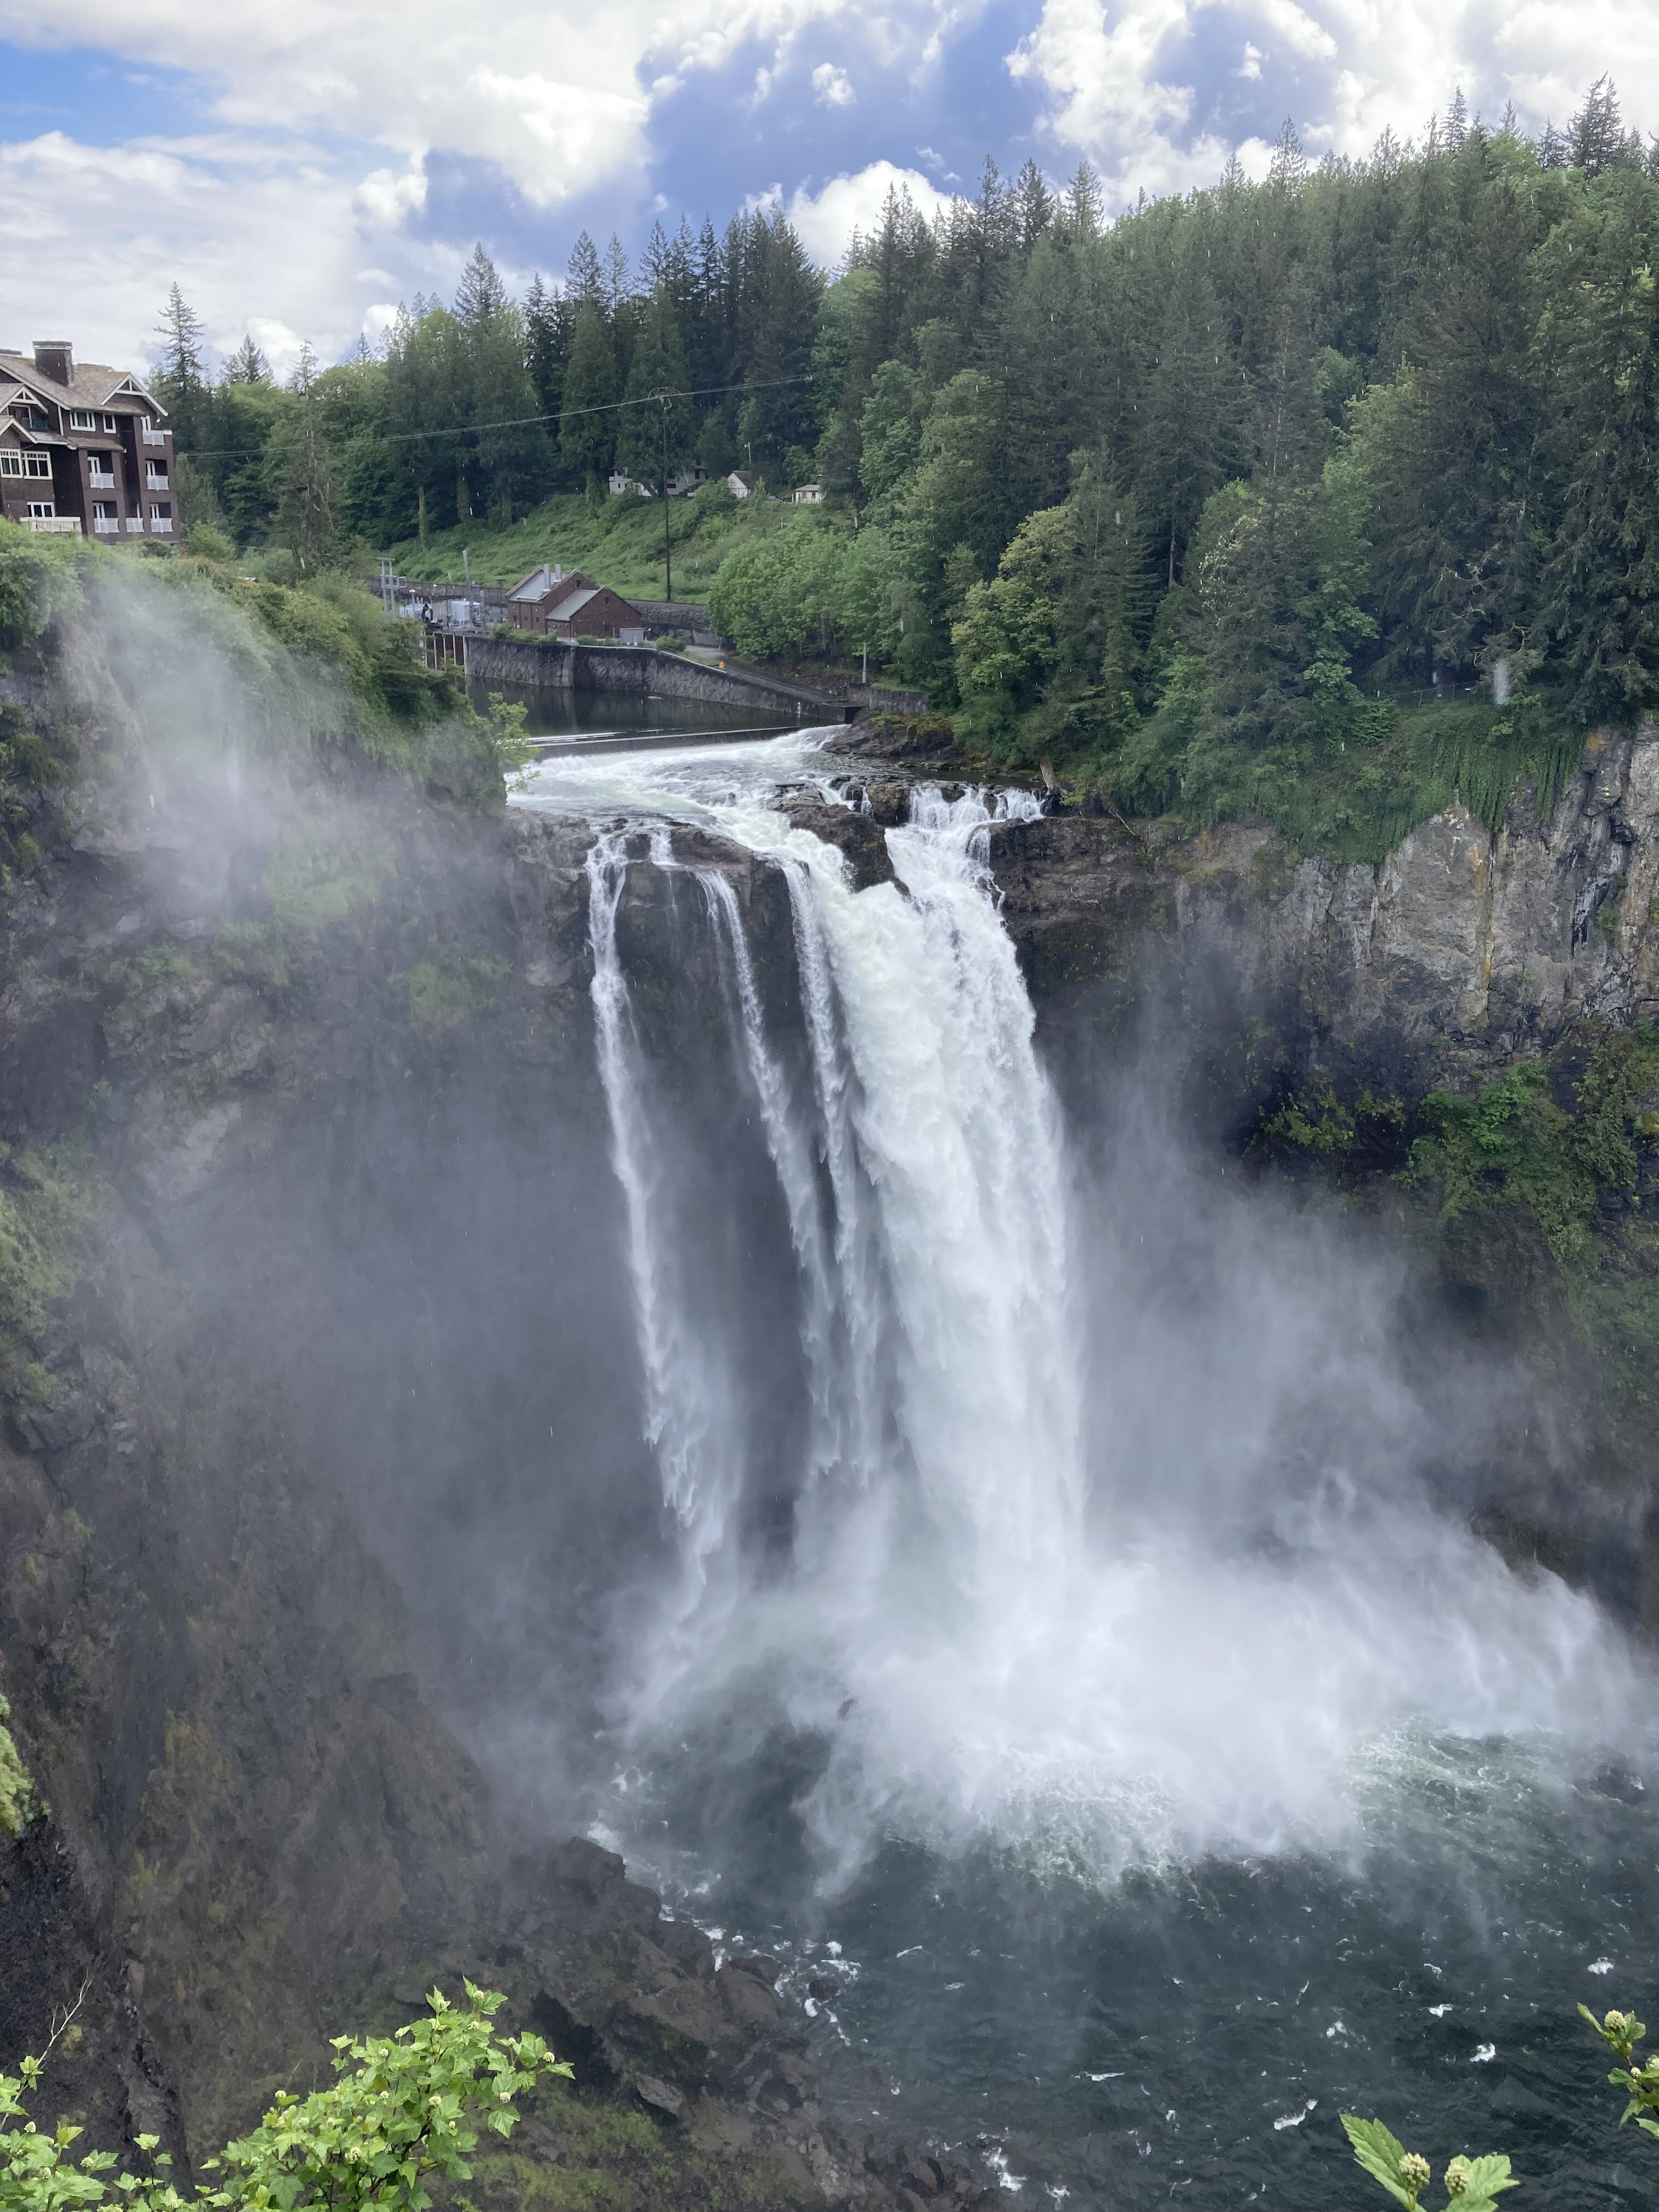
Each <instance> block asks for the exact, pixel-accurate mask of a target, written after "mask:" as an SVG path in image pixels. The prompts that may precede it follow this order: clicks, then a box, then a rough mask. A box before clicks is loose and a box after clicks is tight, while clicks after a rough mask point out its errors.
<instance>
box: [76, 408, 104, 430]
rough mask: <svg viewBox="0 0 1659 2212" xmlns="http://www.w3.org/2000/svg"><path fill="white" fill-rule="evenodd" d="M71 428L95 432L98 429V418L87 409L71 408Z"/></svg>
mask: <svg viewBox="0 0 1659 2212" xmlns="http://www.w3.org/2000/svg"><path fill="white" fill-rule="evenodd" d="M69 426H70V429H71V430H95V429H96V428H98V417H97V416H95V415H94V414H92V413H91V412H90V411H89V410H88V409H87V408H84V407H71V408H70V418H69Z"/></svg>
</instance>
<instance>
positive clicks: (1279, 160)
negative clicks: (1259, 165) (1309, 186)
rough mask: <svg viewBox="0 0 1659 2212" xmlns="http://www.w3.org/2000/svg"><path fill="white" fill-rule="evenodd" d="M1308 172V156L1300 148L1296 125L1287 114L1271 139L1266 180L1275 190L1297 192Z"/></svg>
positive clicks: (1300, 143) (1300, 142)
mask: <svg viewBox="0 0 1659 2212" xmlns="http://www.w3.org/2000/svg"><path fill="white" fill-rule="evenodd" d="M1307 173H1308V157H1307V155H1305V154H1304V152H1303V150H1302V141H1301V140H1300V138H1298V137H1297V135H1296V125H1295V124H1294V123H1293V122H1292V121H1291V118H1290V117H1289V116H1288V115H1287V116H1286V117H1285V120H1284V122H1283V123H1282V124H1281V125H1279V136H1278V137H1277V138H1275V139H1274V141H1273V161H1272V162H1271V163H1270V164H1269V166H1268V169H1267V182H1268V184H1269V185H1271V186H1272V187H1273V190H1274V191H1280V192H1297V191H1301V189H1302V185H1303V182H1304V179H1305V178H1306V176H1307Z"/></svg>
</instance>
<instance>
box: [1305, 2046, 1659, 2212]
mask: <svg viewBox="0 0 1659 2212" xmlns="http://www.w3.org/2000/svg"><path fill="white" fill-rule="evenodd" d="M1578 2015H1579V2017H1580V2019H1581V2020H1583V2021H1588V2022H1589V2026H1590V2027H1592V2028H1593V2029H1594V2030H1595V2033H1596V2034H1597V2035H1599V2036H1600V2037H1601V2040H1602V2042H1603V2043H1605V2044H1606V2045H1607V2048H1608V2050H1609V2051H1612V2052H1613V2056H1614V2057H1616V2058H1617V2059H1618V2061H1619V2063H1618V2065H1617V2066H1616V2067H1614V2069H1613V2072H1612V2073H1611V2074H1609V2075H1608V2076H1607V2079H1608V2081H1611V2082H1612V2084H1613V2087H1614V2088H1615V2089H1622V2090H1624V2091H1625V2093H1626V2097H1627V2098H1628V2100H1629V2101H1628V2102H1627V2103H1626V2106H1625V2109H1624V2111H1623V2112H1621V2113H1620V2116H1619V2124H1620V2127H1621V2128H1622V2127H1623V2126H1624V2124H1625V2123H1626V2121H1627V2120H1632V2119H1633V2120H1634V2121H1635V2122H1636V2124H1637V2126H1638V2128H1640V2129H1642V2130H1643V2131H1644V2133H1645V2134H1647V2135H1650V2136H1659V2119H1656V2118H1653V2115H1654V2114H1655V2113H1656V2112H1659V2056H1656V2057H1651V2058H1649V2059H1647V2060H1645V2061H1644V2060H1643V2059H1640V2058H1638V2057H1637V2055H1636V2046H1637V2045H1638V2044H1639V2043H1640V2042H1641V2041H1642V2039H1643V2038H1644V2036H1645V2035H1646V2033H1647V2030H1646V2028H1645V2027H1644V2026H1643V2025H1642V2022H1641V2021H1639V2020H1638V2018H1637V2017H1636V2015H1635V2014H1634V2013H1633V2012H1617V2011H1614V2012H1609V2013H1607V2014H1606V2015H1604V2016H1603V2017H1602V2018H1601V2019H1600V2020H1597V2018H1596V2017H1595V2014H1594V2013H1593V2012H1592V2011H1591V2010H1590V2008H1589V2006H1588V2005H1583V2004H1581V2005H1580V2006H1579V2008H1578ZM1342 2126H1343V2129H1344V2130H1345V2132H1346V2136H1347V2138H1348V2141H1349V2142H1351V2143H1352V2146H1353V2154H1354V2157H1355V2158H1356V2159H1357V2160H1358V2162H1359V2164H1360V2165H1361V2166H1364V2169H1365V2171H1366V2172H1367V2173H1369V2174H1370V2177H1371V2179H1373V2180H1374V2181H1376V2182H1378V2183H1380V2184H1381V2185H1382V2186H1383V2188H1384V2189H1385V2190H1386V2191H1388V2193H1389V2196H1390V2197H1393V2199H1394V2201H1395V2203H1396V2204H1400V2205H1403V2206H1404V2208H1405V2212H1418V2208H1419V2200H1420V2199H1421V2197H1422V2194H1423V2191H1425V2189H1426V2188H1427V2187H1428V2186H1429V2184H1430V2182H1431V2179H1433V2170H1432V2168H1431V2166H1430V2164H1429V2161H1428V2160H1427V2159H1425V2157H1424V2156H1423V2155H1422V2154H1421V2152H1419V2151H1414V2150H1407V2148H1406V2146H1405V2145H1404V2143H1402V2142H1401V2140H1400V2138H1399V2136H1396V2135H1394V2134H1392V2133H1391V2132H1390V2131H1389V2129H1388V2128H1386V2127H1385V2126H1384V2125H1383V2123H1382V2121H1381V2120H1362V2119H1358V2118H1355V2116H1354V2115H1353V2114H1352V2112H1344V2113H1343V2115H1342ZM1444 2178H1445V2186H1446V2203H1447V2205H1448V2206H1451V2205H1455V2206H1456V2207H1457V2212H1488V2208H1489V2207H1490V2206H1492V2204H1493V2203H1495V2202H1496V2201H1497V2199H1498V2197H1500V2196H1501V2195H1502V2194H1503V2192H1504V2190H1506V2189H1515V2188H1518V2187H1519V2185H1520V2184H1519V2181H1518V2179H1517V2178H1516V2176H1515V2175H1514V2174H1512V2173H1511V2172H1510V2162H1509V2160H1508V2159H1507V2158H1506V2157H1505V2156H1504V2155H1503V2154H1501V2153H1492V2154H1488V2155H1486V2157H1484V2158H1455V2159H1453V2160H1451V2162H1450V2163H1449V2166H1447V2168H1446V2172H1445V2177H1444Z"/></svg>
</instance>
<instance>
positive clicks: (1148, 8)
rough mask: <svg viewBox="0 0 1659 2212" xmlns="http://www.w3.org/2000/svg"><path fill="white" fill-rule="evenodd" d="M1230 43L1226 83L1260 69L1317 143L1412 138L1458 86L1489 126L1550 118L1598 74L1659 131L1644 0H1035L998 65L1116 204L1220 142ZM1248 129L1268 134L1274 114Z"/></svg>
mask: <svg viewBox="0 0 1659 2212" xmlns="http://www.w3.org/2000/svg"><path fill="white" fill-rule="evenodd" d="M1241 44H1242V45H1243V52H1244V61H1243V67H1242V68H1239V69H1236V70H1232V71H1231V72H1230V74H1231V76H1232V77H1233V78H1234V79H1235V81H1237V80H1241V79H1242V80H1244V81H1247V82H1255V81H1264V78H1265V72H1266V70H1271V69H1273V64H1275V63H1277V64H1279V69H1278V70H1277V71H1275V75H1276V76H1278V77H1279V80H1280V81H1283V79H1284V77H1285V75H1286V74H1287V73H1288V74H1289V75H1290V76H1291V82H1292V83H1293V85H1294V93H1293V95H1292V98H1291V101H1290V103H1289V104H1290V105H1291V106H1293V107H1294V109H1295V111H1296V112H1295V119H1296V122H1297V125H1298V128H1299V129H1300V130H1301V131H1302V134H1303V137H1304V139H1305V140H1306V142H1307V143H1308V144H1309V146H1310V148H1312V149H1316V150H1317V151H1324V150H1326V149H1329V150H1331V151H1334V152H1336V153H1340V154H1347V155H1364V154H1365V153H1367V152H1369V150H1370V148H1371V146H1372V145H1373V144H1374V143H1375V142H1376V138H1377V137H1378V135H1379V134H1380V133H1381V132H1382V131H1383V130H1384V129H1385V128H1392V129H1393V131H1395V134H1396V135H1397V136H1405V135H1407V134H1409V133H1410V132H1412V131H1416V130H1419V129H1420V128H1421V126H1422V125H1423V124H1424V123H1425V122H1426V120H1427V118H1429V117H1430V116H1431V114H1435V113H1438V112H1443V111H1444V108H1445V106H1446V102H1447V100H1448V99H1449V96H1450V94H1451V92H1452V89H1453V87H1454V86H1455V85H1456V84H1459V83H1461V84H1462V86H1463V88H1464V90H1465V93H1466V94H1467V95H1468V99H1469V100H1470V103H1471V105H1472V106H1474V107H1475V108H1477V109H1480V110H1482V111H1484V112H1485V113H1486V115H1487V116H1488V117H1490V118H1496V116H1497V115H1498V114H1499V113H1500V112H1502V110H1503V107H1504V103H1505V102H1506V101H1507V100H1513V101H1514V103H1515V105H1516V109H1517V110H1518V111H1519V112H1520V113H1521V115H1522V118H1523V120H1525V121H1527V122H1529V123H1531V124H1532V125H1534V126H1536V125H1540V124H1541V123H1542V122H1543V120H1544V118H1545V117H1546V116H1547V115H1553V116H1554V118H1556V120H1557V121H1558V122H1559V121H1562V120H1564V119H1565V117H1566V116H1567V115H1568V114H1569V113H1570V112H1571V110H1572V109H1573V108H1575V107H1576V106H1577V105H1578V103H1579V101H1580V100H1582V99H1583V94H1584V89H1585V86H1586V84H1587V82H1588V81H1589V79H1590V78H1591V77H1594V76H1596V75H1597V74H1598V73H1599V72H1600V71H1601V70H1602V69H1603V68H1607V69H1610V70H1612V71H1613V76H1614V77H1615V79H1616V80H1617V82H1618V84H1619V89H1620V98H1621V101H1622V104H1623V107H1624V112H1625V115H1626V121H1627V122H1632V123H1634V124H1636V125H1638V126H1639V127H1641V128H1642V129H1644V130H1645V131H1652V130H1655V129H1659V9H1656V8H1655V7H1654V6H1653V4H1652V0H1587V4H1585V5H1583V6H1578V5H1568V4H1567V0H1521V4H1519V5H1518V6H1517V5H1515V4H1512V0H1389V4H1388V5H1387V6H1386V7H1383V6H1381V5H1379V4H1377V0H1305V4H1298V0H1121V4H1120V5H1117V6H1115V7H1113V8H1111V9H1108V8H1107V7H1106V6H1105V5H1103V0H1041V12H1040V14H1039V16H1038V20H1037V22H1036V26H1035V27H1034V28H1033V29H1032V30H1031V31H1030V33H1028V34H1027V35H1026V36H1025V37H1024V38H1023V39H1022V40H1020V41H1019V43H1018V46H1016V47H1015V48H1014V50H1013V52H1012V53H1011V54H1010V55H1009V56H1008V58H1007V65H1008V69H1009V72H1010V74H1011V76H1012V77H1013V78H1014V79H1015V81H1016V82H1020V83H1024V84H1028V85H1030V86H1031V87H1032V88H1034V89H1036V91H1037V92H1038V93H1039V94H1040V95H1041V97H1042V100H1043V103H1044V105H1043V113H1042V131H1043V132H1044V134H1045V135H1046V136H1047V137H1048V139H1049V141H1050V143H1053V144H1054V145H1056V146H1058V147H1064V148H1066V149H1068V150H1069V149H1076V150H1079V151H1082V152H1085V153H1087V154H1088V155H1090V156H1091V158H1092V159H1094V160H1095V161H1097V162H1099V163H1100V165H1101V166H1102V167H1103V169H1104V170H1105V172H1106V173H1107V175H1108V177H1109V179H1110V180H1111V181H1112V183H1113V185H1115V188H1116V189H1117V191H1119V192H1120V193H1121V195H1122V196H1123V197H1126V198H1127V197H1133V193H1134V191H1136V190H1137V189H1139V188H1141V187H1145V189H1146V191H1149V192H1151V191H1169V190H1171V189H1180V188H1182V187H1185V186H1188V185H1193V184H1199V183H1206V182H1208V181H1209V180H1210V179H1212V177H1213V176H1214V175H1215V173H1216V171H1217V170H1218V167H1220V164H1221V162H1222V161H1224V160H1225V156H1226V153H1227V150H1228V149H1227V147H1226V144H1225V140H1224V139H1223V137H1221V136H1220V134H1219V132H1218V131H1213V130H1206V129H1205V128H1204V127H1203V126H1202V121H1201V118H1202V117H1203V115H1204V113H1205V112H1206V106H1207V101H1208V97H1209V94H1211V93H1212V91H1213V90H1214V89H1215V88H1217V86H1218V83H1219V82H1220V80H1221V77H1222V74H1223V72H1222V70H1221V68H1220V67H1218V60H1219V57H1220V56H1222V55H1224V54H1228V53H1236V52H1238V50H1239V46H1240V45H1241ZM1206 76H1207V78H1208V80H1209V82H1201V81H1200V80H1201V79H1203V78H1205V77H1206ZM1255 120H1256V124H1257V127H1258V130H1262V129H1266V130H1268V131H1270V130H1271V128H1272V126H1273V124H1275V123H1276V122H1277V120H1278V118H1268V117H1265V116H1261V117H1258V118H1255ZM1247 147H1248V148H1249V151H1246V150H1245V149H1241V156H1242V158H1243V160H1244V161H1245V166H1246V167H1247V169H1248V168H1249V167H1250V166H1251V155H1252V154H1253V153H1254V150H1255V149H1254V146H1253V145H1252V144H1251V143H1250V142H1248V141H1247Z"/></svg>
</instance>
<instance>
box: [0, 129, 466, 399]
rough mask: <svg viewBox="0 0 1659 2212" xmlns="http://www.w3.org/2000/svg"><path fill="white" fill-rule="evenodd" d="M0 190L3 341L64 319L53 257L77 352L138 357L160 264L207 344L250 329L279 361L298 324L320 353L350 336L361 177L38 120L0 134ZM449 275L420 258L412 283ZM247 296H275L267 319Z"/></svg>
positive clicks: (332, 351) (225, 149)
mask: <svg viewBox="0 0 1659 2212" xmlns="http://www.w3.org/2000/svg"><path fill="white" fill-rule="evenodd" d="M0 195H3V197H4V201H5V204H6V209H7V216H8V224H9V231H10V240H9V246H8V251H7V266H6V307H7V310H8V318H9V320H10V321H11V325H12V327H11V330H10V331H9V333H8V334H7V342H8V343H11V344H27V342H28V340H29V339H30V338H31V337H33V335H34V333H35V332H36V331H40V330H46V329H48V328H55V327H56V326H57V325H58V324H59V323H61V322H64V320H65V319H66V318H65V310H64V270H72V271H73V272H74V285H73V293H72V295H71V296H72V298H73V300H74V302H75V306H74V309H73V312H72V313H70V315H69V316H68V318H67V319H68V321H69V323H70V325H72V327H71V328H70V336H71V337H73V338H74V340H75V343H76V348H77V349H78V350H79V352H80V353H81V354H82V356H83V358H85V359H86V360H88V361H100V360H101V361H109V362H115V363H117V364H118V365H119V366H122V367H129V368H143V367H144V366H145V365H146V362H147V360H148V357H149V350H150V348H151V345H152V343H154V341H153V336H152V334H153V332H154V330H155V322H156V319H157V316H158V313H159V312H160V309H161V302H162V300H163V298H164V297H165V295H166V291H167V285H168V284H169V283H171V282H173V279H174V278H175V277H176V278H177V280H178V282H179V285H180V287H181V288H182V289H183V291H184V294H185V298H186V299H187V300H189V301H191V304H192V305H193V306H194V307H196V309H197V313H199V314H200V315H201V316H202V318H203V320H204V323H205V325H206V326H207V336H208V340H209V343H210V346H211V347H212V349H213V350H214V352H215V353H216V354H218V355H221V356H222V355H225V354H228V353H231V352H233V351H234V349H235V348H236V347H237V346H238V345H240V343H241V341H242V338H243V336H244V334H245V333H246V331H248V330H249V329H250V328H251V329H252V333H253V337H254V339H255V341H256V342H257V343H258V345H259V346H260V347H261V348H262V349H264V352H265V353H266V354H267V355H268V356H270V359H271V362H272V365H273V367H275V368H276V369H277V370H278V371H279V373H280V372H282V371H284V370H286V369H288V368H291V367H292V365H293V363H294V361H295V359H296V358H297V357H298V354H299V349H300V343H301V337H309V338H310V340H311V342H312V343H313V345H314V346H315V347H316V349H317V350H318V352H319V354H321V355H322V356H323V357H324V359H325V360H331V359H333V358H335V357H336V356H338V355H340V354H343V353H344V352H347V351H349V349H350V348H351V346H352V345H354V344H355V343H356V337H357V331H358V328H359V325H358V324H357V322H356V319H355V316H354V312H353V308H352V306H351V304H350V303H352V302H353V301H356V299H357V298H359V297H360V296H361V290H362V279H361V278H360V277H359V276H358V273H357V272H358V270H359V269H360V267H361V266H362V264H363V263H364V262H365V261H366V260H368V259H371V258H373V257H372V256H370V255H366V254H365V253H364V252H363V246H364V245H365V243H366V242H367V241H366V240H365V239H364V237H363V235H362V222H363V217H362V210H361V209H360V207H359V206H358V205H357V204H356V203H357V202H358V201H359V200H360V199H361V197H362V187H359V188H358V190H357V191H356V192H354V191H353V189H352V186H351V185H350V182H349V179H342V178H340V177H338V176H336V175H335V174H333V173H331V171H330V170H329V168H328V167H327V165H326V164H325V162H323V161H321V160H319V159H317V158H314V157H313V158H310V159H301V160H298V161H296V160H294V159H293V158H292V157H291V155H284V156H283V158H282V159H281V160H275V159H272V158H271V157H270V156H269V155H265V154H264V153H262V152H260V151H258V149H254V148H252V147H250V146H249V144H248V143H246V142H245V141H244V142H238V141H228V140H222V139H218V138H211V139H205V138H204V139H198V140H178V141H173V142H161V141H155V142H150V143H137V144H135V145H130V146H120V147H99V146H84V145H82V144H80V143H77V142H76V140H74V139H72V138H69V137H65V136H64V133H63V132H61V131H49V132H47V133H46V135H45V136H44V137H39V138H34V139H30V140H28V141H27V142H25V143H21V144H12V145H5V146H0ZM374 198H375V195H374V193H373V192H371V193H370V194H369V204H370V205H371V206H372V205H373V204H374ZM454 274H455V270H454V269H453V267H452V266H450V265H449V260H448V258H447V257H438V256H435V257H434V258H433V260H432V262H431V264H429V265H428V269H427V271H426V273H425V275H424V277H423V281H424V282H425V283H428V284H431V283H437V282H439V281H444V282H446V283H453V277H454ZM410 289H411V290H412V289H413V286H412V285H411V286H410ZM256 294H257V298H258V303H259V304H260V305H262V306H265V305H273V304H275V305H279V306H280V315H279V317H278V318H277V319H270V320H261V319H258V318H257V317H255V318H252V319H250V315H249V308H250V306H251V305H252V303H253V301H254V297H255V295H256Z"/></svg>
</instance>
